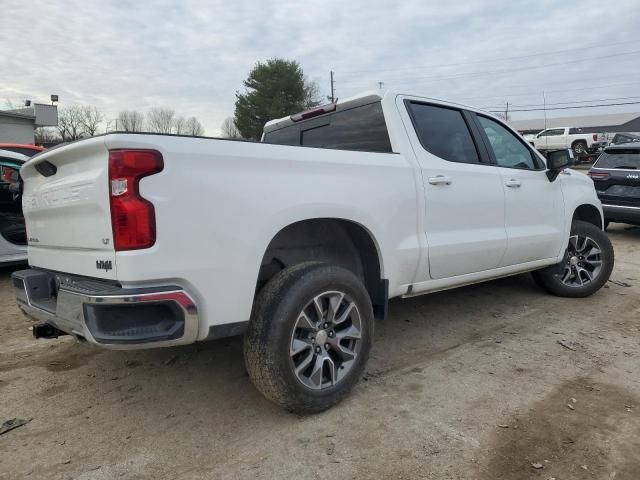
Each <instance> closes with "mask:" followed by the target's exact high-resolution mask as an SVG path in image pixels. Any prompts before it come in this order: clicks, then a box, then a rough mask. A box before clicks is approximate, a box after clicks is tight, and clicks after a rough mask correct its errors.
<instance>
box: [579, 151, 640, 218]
mask: <svg viewBox="0 0 640 480" xmlns="http://www.w3.org/2000/svg"><path fill="white" fill-rule="evenodd" d="M589 176H590V177H591V179H592V180H593V183H594V184H595V187H596V191H597V193H598V197H599V198H600V200H601V201H602V209H603V210H604V218H605V225H608V224H609V222H621V223H629V224H632V225H640V142H636V143H624V144H621V145H615V146H612V147H608V148H606V149H605V151H604V152H603V153H602V155H600V157H598V160H597V161H596V162H595V163H594V165H593V167H592V168H591V170H590V171H589ZM605 228H606V227H605Z"/></svg>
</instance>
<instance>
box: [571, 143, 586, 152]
mask: <svg viewBox="0 0 640 480" xmlns="http://www.w3.org/2000/svg"><path fill="white" fill-rule="evenodd" d="M572 148H573V151H574V152H575V153H576V155H583V154H585V153H587V142H585V141H582V140H580V141H578V142H576V143H574V144H573V147H572Z"/></svg>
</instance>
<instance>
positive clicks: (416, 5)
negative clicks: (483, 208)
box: [0, 0, 640, 134]
mask: <svg viewBox="0 0 640 480" xmlns="http://www.w3.org/2000/svg"><path fill="white" fill-rule="evenodd" d="M2 9H3V18H4V20H3V25H2V30H0V72H2V74H1V75H0V99H5V98H7V99H10V100H12V101H14V102H20V101H21V100H22V99H25V98H30V99H33V100H36V101H38V100H39V101H44V100H46V99H47V98H48V96H49V94H50V93H57V94H59V95H60V104H61V105H70V104H76V103H86V104H92V105H96V106H98V107H99V108H101V109H102V110H104V111H105V112H106V114H107V118H114V117H115V116H116V115H117V112H118V111H119V110H121V109H125V108H126V109H138V110H141V111H146V110H148V109H149V108H152V107H154V106H168V107H171V108H173V109H175V110H176V112H177V113H178V114H180V115H185V116H191V115H195V116H196V117H198V118H199V119H200V120H201V121H202V123H203V124H204V125H205V128H206V130H207V133H208V134H217V133H218V132H219V127H220V125H221V123H222V121H223V120H224V118H225V117H227V116H229V115H232V114H233V105H234V100H235V97H234V93H235V91H236V90H238V89H241V85H242V80H243V79H244V78H245V77H246V75H247V73H248V71H249V70H250V69H251V67H252V66H253V65H254V64H255V62H256V61H258V60H265V59H267V58H270V57H274V56H279V57H285V58H288V59H295V60H298V61H300V62H301V64H302V66H303V68H304V70H305V72H306V74H307V75H308V76H309V77H310V78H311V79H313V80H316V81H317V82H318V83H319V84H320V85H321V87H322V89H323V92H324V93H325V94H328V93H329V91H328V90H329V86H328V83H329V71H330V70H334V71H335V75H336V87H337V93H338V96H340V97H344V96H348V95H352V94H355V93H357V92H358V91H361V90H366V89H370V88H376V86H377V82H379V81H382V82H384V83H385V86H388V87H397V88H399V89H402V90H406V91H412V92H413V91H415V92H420V93H425V94H427V95H430V96H434V97H439V98H445V99H449V100H454V101H458V100H460V101H464V102H466V103H470V104H474V105H477V106H495V105H493V104H497V105H502V104H504V102H505V101H507V100H508V101H510V102H511V103H512V104H534V103H540V102H541V92H542V90H543V89H545V90H546V91H547V92H549V93H548V98H547V101H550V102H553V101H556V102H559V101H566V100H581V99H598V98H610V97H623V96H631V95H633V94H634V92H635V91H637V87H638V85H637V84H634V83H633V82H634V81H636V80H637V81H638V83H640V80H638V79H639V74H640V62H639V61H638V60H639V58H640V55H638V54H630V55H624V56H619V57H610V58H602V59H599V60H595V61H589V59H590V58H593V57H602V56H606V55H610V54H615V53H619V52H629V51H634V50H640V47H636V46H635V45H637V43H636V44H634V43H630V42H631V41H633V40H637V38H638V34H637V33H636V32H637V27H636V25H637V24H638V20H640V10H638V9H637V6H636V5H635V2H634V1H632V0H620V1H618V2H616V8H611V6H610V5H607V4H606V3H603V2H600V1H599V0H592V1H584V2H578V1H575V0H573V1H570V0H568V1H566V2H562V4H561V5H559V4H558V2H554V1H551V0H538V1H526V2H511V1H507V0H503V1H495V0H494V1H483V2H470V1H466V2H457V1H451V2H447V3H444V2H441V1H430V2H428V1H419V0H406V1H404V2H397V1H387V0H383V1H377V2H371V1H364V0H352V1H350V2H345V1H344V0H341V1H337V0H324V1H315V0H307V1H300V2H290V1H282V0H278V1H274V0H265V1H261V2H258V1H247V0H237V1H235V2H222V1H197V0H189V1H175V0H173V1H164V0H162V1H143V2H129V1H116V0H112V1H91V0H86V1H79V0H70V1H67V0H48V1H29V2H25V1H24V0H4V1H3V7H2ZM620 12H625V14H624V15H621V14H620ZM623 42H626V43H623ZM566 50H572V51H566ZM537 53H544V55H535V56H531V54H537ZM504 57H517V58H510V59H509V60H501V59H503V58H504ZM583 60H584V61H583ZM564 61H573V62H574V63H567V64H566V65H556V66H550V67H544V68H540V66H541V65H542V66H544V65H549V64H556V63H557V64H562V62H564ZM452 64H455V65H452ZM482 72H487V73H482ZM492 72H493V73H492ZM625 81H626V84H625ZM616 84H617V85H616ZM612 85H613V86H612ZM598 86H602V87H600V88H595V87H598ZM635 107H640V106H631V107H629V108H632V109H634V110H640V108H635ZM620 108H623V107H620ZM564 113H565V114H566V112H564ZM585 113H586V112H585ZM589 113H593V112H592V111H589ZM523 115H524V114H523ZM532 115H533V114H532Z"/></svg>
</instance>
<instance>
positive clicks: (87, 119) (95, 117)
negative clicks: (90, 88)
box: [79, 105, 104, 137]
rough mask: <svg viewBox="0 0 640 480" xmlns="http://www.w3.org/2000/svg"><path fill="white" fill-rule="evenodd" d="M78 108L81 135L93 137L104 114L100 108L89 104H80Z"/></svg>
mask: <svg viewBox="0 0 640 480" xmlns="http://www.w3.org/2000/svg"><path fill="white" fill-rule="evenodd" d="M79 108H80V124H81V125H82V130H83V136H86V137H93V136H94V135H95V134H96V132H97V131H98V127H99V126H100V124H101V123H102V121H103V120H104V115H103V114H102V112H101V111H100V110H98V109H97V108H96V107H93V106H91V105H81V106H80V107H79Z"/></svg>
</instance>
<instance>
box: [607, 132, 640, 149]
mask: <svg viewBox="0 0 640 480" xmlns="http://www.w3.org/2000/svg"><path fill="white" fill-rule="evenodd" d="M634 142H640V135H637V134H635V133H616V134H615V135H614V136H613V138H612V139H611V143H610V144H609V145H610V146H613V145H620V144H621V143H634Z"/></svg>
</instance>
